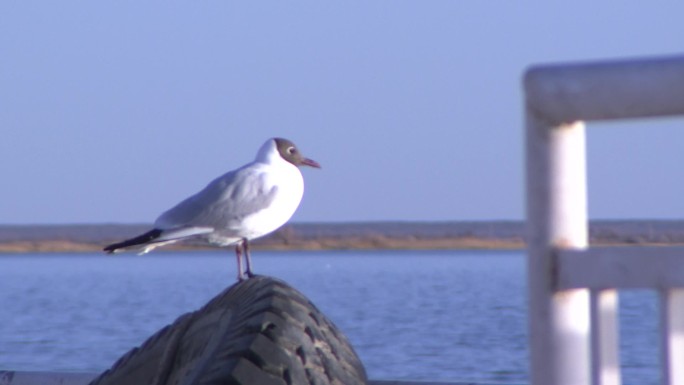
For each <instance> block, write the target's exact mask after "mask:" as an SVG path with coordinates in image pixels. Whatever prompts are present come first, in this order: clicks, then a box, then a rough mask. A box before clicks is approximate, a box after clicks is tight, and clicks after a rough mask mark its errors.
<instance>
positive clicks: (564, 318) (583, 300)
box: [526, 106, 591, 385]
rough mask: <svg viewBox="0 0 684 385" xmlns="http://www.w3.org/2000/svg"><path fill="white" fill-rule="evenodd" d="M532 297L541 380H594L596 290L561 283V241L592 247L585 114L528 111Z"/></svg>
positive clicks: (573, 383) (548, 384)
mask: <svg viewBox="0 0 684 385" xmlns="http://www.w3.org/2000/svg"><path fill="white" fill-rule="evenodd" d="M526 126H527V127H526V138H527V139H526V140H527V145H526V148H527V150H526V151H527V152H526V171H527V217H528V221H527V223H528V226H529V228H528V258H527V260H528V266H527V274H528V290H529V293H528V298H529V301H530V303H529V328H530V330H529V335H530V361H531V366H532V368H531V382H532V384H533V385H584V384H586V385H589V384H590V383H591V370H590V338H589V333H590V326H589V322H590V319H589V291H588V290H587V289H572V290H563V291H557V290H556V282H555V278H556V274H555V272H556V261H555V257H554V254H555V250H557V249H564V248H567V249H573V248H576V249H583V248H586V247H587V238H588V237H587V204H586V201H587V198H586V194H587V193H586V160H585V135H584V124H583V122H579V121H578V122H574V123H569V124H557V125H554V124H551V123H549V122H545V121H544V120H543V119H541V118H540V117H538V116H536V115H535V113H534V111H533V110H531V109H530V108H529V106H528V108H527V112H526Z"/></svg>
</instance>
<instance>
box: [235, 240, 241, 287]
mask: <svg viewBox="0 0 684 385" xmlns="http://www.w3.org/2000/svg"><path fill="white" fill-rule="evenodd" d="M235 256H236V257H237V279H238V281H242V242H238V243H237V244H236V245H235Z"/></svg>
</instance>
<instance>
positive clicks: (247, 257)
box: [242, 238, 254, 278]
mask: <svg viewBox="0 0 684 385" xmlns="http://www.w3.org/2000/svg"><path fill="white" fill-rule="evenodd" d="M242 247H243V248H244V250H245V261H246V262H247V269H246V270H245V274H247V277H248V278H252V277H254V273H252V256H251V255H250V254H249V241H247V238H242Z"/></svg>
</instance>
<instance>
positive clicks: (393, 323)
mask: <svg viewBox="0 0 684 385" xmlns="http://www.w3.org/2000/svg"><path fill="white" fill-rule="evenodd" d="M254 254H255V255H254V263H255V270H256V271H257V272H258V273H259V274H264V275H271V276H274V277H277V278H280V279H283V280H285V281H286V282H288V283H289V284H290V285H292V286H294V287H295V288H297V289H298V290H300V291H302V292H303V293H304V294H305V295H306V296H308V297H309V298H310V299H311V300H312V301H313V302H314V303H315V304H316V305H317V306H318V307H319V308H320V309H321V310H322V311H323V312H324V313H325V314H326V315H327V316H328V317H329V318H330V319H331V320H332V321H333V322H334V323H335V324H337V326H338V327H339V328H340V329H341V330H342V331H343V332H344V333H345V334H346V335H347V336H348V337H349V339H350V340H351V342H352V344H353V346H354V348H355V349H356V351H357V353H358V354H359V356H360V357H361V359H362V361H363V362H364V365H365V366H366V370H367V371H368V374H369V377H370V378H373V379H400V380H424V381H457V380H458V381H466V380H467V381H474V382H476V381H481V382H512V383H524V382H527V379H528V370H527V336H526V335H527V333H526V328H527V326H526V299H525V286H524V284H525V268H524V259H523V255H522V253H520V252H492V251H429V252H424V251H392V252H357V251H349V252H296V253H294V252H265V251H256V252H255V253H254ZM234 269H235V266H234V258H233V257H231V256H230V254H228V255H227V254H226V253H216V252H207V253H198V252H194V253H154V254H151V255H147V256H142V257H139V256H116V257H107V256H103V255H101V254H92V255H91V254H78V255H66V254H57V255H53V254H50V255H47V254H44V255H40V254H36V255H6V256H2V257H0V369H6V370H30V371H36V370H40V371H76V372H82V371H86V372H101V371H103V370H104V369H106V368H108V367H109V366H110V365H111V364H112V363H113V362H114V361H115V360H116V359H117V358H118V357H119V356H121V355H122V354H123V353H125V352H126V351H128V350H129V349H130V348H132V347H133V346H137V345H139V344H140V343H142V342H143V341H144V340H145V339H146V338H147V337H148V336H149V335H151V334H152V333H154V332H155V331H156V330H158V329H159V328H161V327H163V326H164V325H166V324H169V323H171V322H173V321H174V320H175V319H176V318H177V317H178V316H179V315H180V314H182V313H185V312H188V311H191V310H194V309H197V308H198V307H200V306H202V305H203V304H204V303H205V302H206V301H208V300H209V299H210V298H212V297H213V296H215V295H216V294H218V293H219V292H220V291H221V290H223V289H224V288H225V287H226V286H228V285H231V284H232V283H233V282H234V279H235V278H234V276H235V270H234ZM620 301H621V334H622V340H621V345H622V357H621V359H622V364H623V367H624V372H623V375H624V383H625V384H639V385H643V384H655V383H657V382H658V369H657V365H658V348H657V340H658V337H657V334H656V326H655V325H656V319H657V312H658V310H657V306H656V304H657V302H656V298H655V295H653V294H651V293H648V292H627V293H625V294H623V295H621V297H620Z"/></svg>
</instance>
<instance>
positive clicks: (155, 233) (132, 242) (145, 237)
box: [102, 229, 162, 254]
mask: <svg viewBox="0 0 684 385" xmlns="http://www.w3.org/2000/svg"><path fill="white" fill-rule="evenodd" d="M161 234H162V230H160V229H153V230H150V231H148V232H146V233H145V234H142V235H138V236H137V237H135V238H131V239H127V240H125V241H123V242H119V243H112V244H111V245H109V246H106V247H105V248H104V249H102V250H103V251H106V252H107V254H112V253H115V252H117V251H119V250H120V249H125V248H127V247H131V246H142V245H147V244H149V243H155V242H154V240H155V239H157V238H159V236H160V235H161Z"/></svg>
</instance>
